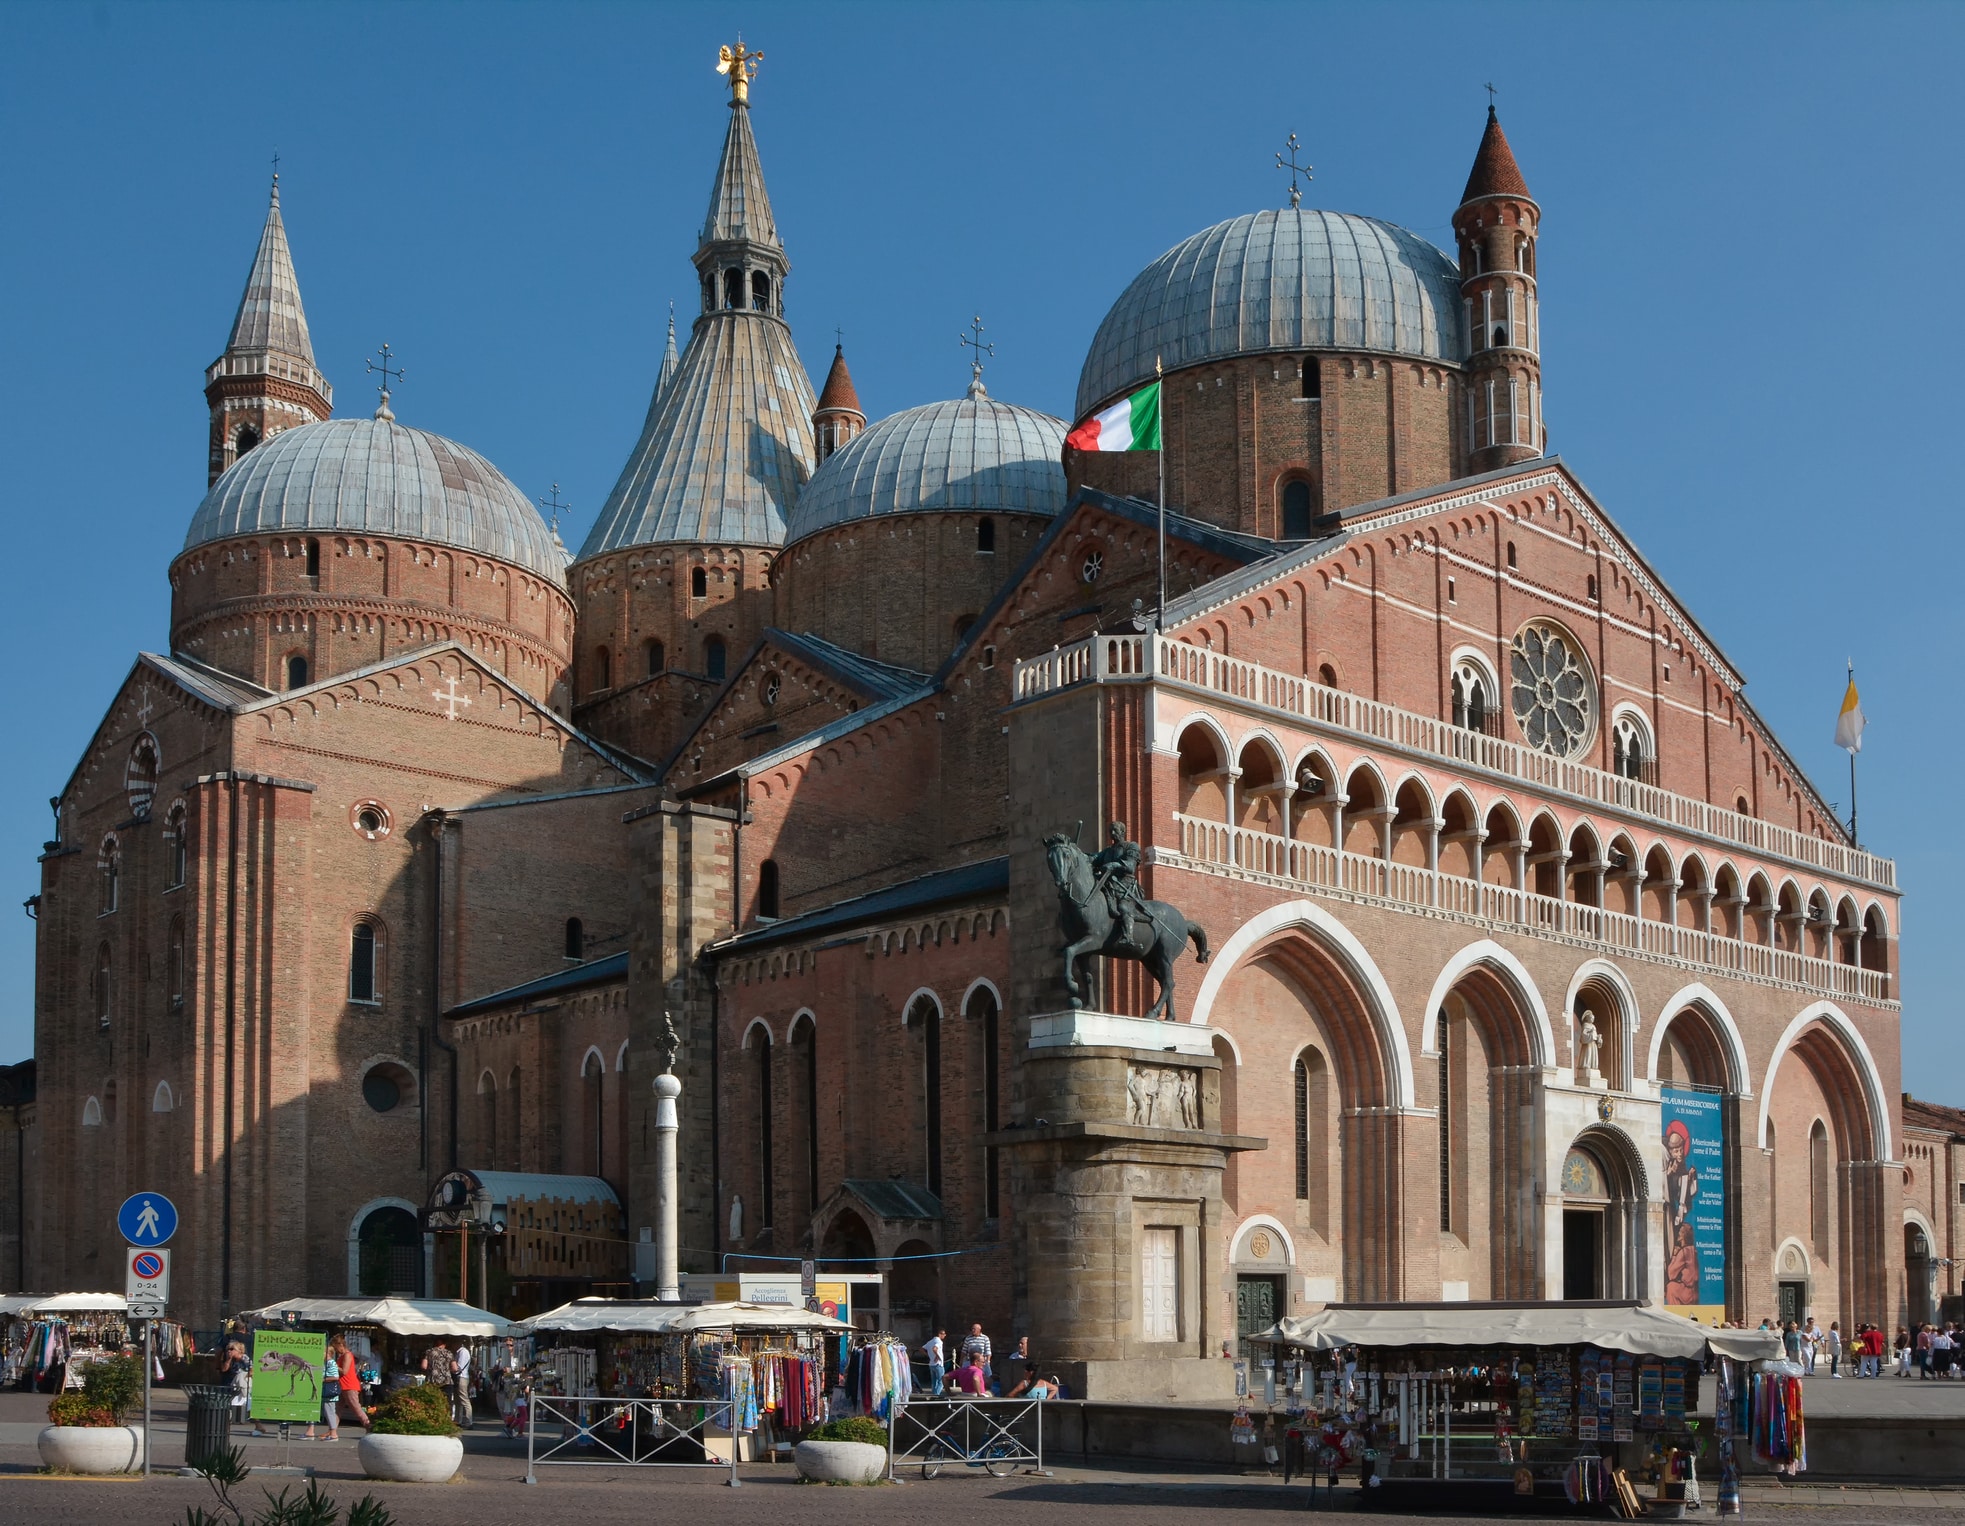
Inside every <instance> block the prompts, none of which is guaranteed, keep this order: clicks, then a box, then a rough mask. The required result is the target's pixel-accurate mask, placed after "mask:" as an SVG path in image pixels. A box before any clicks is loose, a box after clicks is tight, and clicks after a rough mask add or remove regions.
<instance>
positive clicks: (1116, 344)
mask: <svg viewBox="0 0 1965 1526" xmlns="http://www.w3.org/2000/svg"><path fill="white" fill-rule="evenodd" d="M1463 328H1464V324H1463V321H1462V316H1461V304H1460V267H1459V266H1458V265H1456V264H1455V263H1454V262H1453V261H1452V260H1451V259H1449V258H1448V257H1447V256H1446V255H1445V254H1444V253H1442V252H1441V251H1440V250H1438V249H1436V248H1434V247H1433V245H1431V244H1429V243H1428V242H1427V241H1426V240H1425V239H1423V238H1421V237H1419V236H1418V235H1417V234H1415V233H1408V232H1407V231H1406V230H1405V229H1404V228H1399V227H1395V226H1393V225H1392V224H1391V223H1386V222H1380V221H1378V220H1377V219H1376V218H1372V217H1356V216H1353V215H1351V214H1349V213H1345V212H1321V211H1317V210H1315V209H1313V208H1310V207H1293V208H1285V209H1284V210H1282V211H1279V212H1252V213H1250V214H1248V215H1247V216H1245V217H1236V218H1231V219H1230V220H1229V221H1227V222H1225V223H1217V224H1216V225H1215V226H1214V227H1212V228H1207V229H1204V230H1203V231H1202V232H1200V233H1197V234H1195V235H1194V236H1193V237H1192V238H1190V239H1187V240H1185V241H1184V242H1182V243H1179V244H1176V245H1175V246H1174V247H1173V248H1172V249H1169V250H1168V251H1167V252H1166V253H1165V254H1163V255H1161V256H1160V258H1159V259H1157V260H1155V261H1154V262H1153V263H1152V264H1151V265H1149V266H1147V267H1146V269H1144V270H1143V271H1141V272H1140V273H1139V275H1138V276H1137V277H1135V278H1134V280H1133V283H1132V284H1131V285H1130V286H1128V287H1127V288H1126V290H1125V291H1124V292H1123V293H1122V294H1121V295H1120V297H1119V300H1118V301H1117V302H1115V303H1113V304H1112V310H1111V311H1110V312H1108V313H1107V314H1106V315H1105V321H1104V322H1103V323H1101V324H1100V325H1099V328H1098V333H1097V334H1096V335H1095V336H1094V337H1093V339H1092V347H1091V351H1090V353H1088V354H1087V355H1086V357H1085V367H1084V370H1082V371H1081V372H1080V373H1079V376H1078V403H1077V412H1078V417H1079V418H1084V417H1086V416H1087V415H1089V414H1091V413H1093V412H1094V411H1095V410H1096V409H1097V408H1098V407H1099V406H1100V405H1101V404H1103V403H1105V402H1107V401H1109V400H1110V399H1112V398H1113V397H1115V396H1117V395H1118V394H1120V393H1123V392H1126V391H1128V390H1130V389H1131V388H1133V387H1136V386H1139V385H1142V384H1143V383H1145V382H1149V381H1151V380H1152V379H1153V375H1154V363H1155V361H1156V360H1157V361H1159V362H1160V363H1161V364H1163V365H1164V366H1165V367H1166V369H1167V370H1169V371H1177V370H1180V369H1182V368H1183V367H1187V366H1193V365H1199V364H1201V363H1203V362H1205V361H1209V360H1216V359H1220V358H1223V357H1226V356H1230V355H1250V354H1260V353H1262V352H1264V351H1272V350H1277V351H1284V350H1295V351H1302V350H1370V351H1376V352H1378V353H1380V354H1391V355H1412V356H1417V357H1420V358H1422V359H1427V360H1443V361H1448V362H1451V363H1454V364H1458V363H1459V362H1460V361H1461V360H1462V359H1463V358H1465V356H1466V353H1467V342H1466V336H1465V334H1464V332H1463Z"/></svg>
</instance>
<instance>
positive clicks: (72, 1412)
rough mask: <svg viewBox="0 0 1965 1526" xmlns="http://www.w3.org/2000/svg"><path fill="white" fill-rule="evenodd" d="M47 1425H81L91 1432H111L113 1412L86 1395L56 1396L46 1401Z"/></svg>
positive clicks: (113, 1421)
mask: <svg viewBox="0 0 1965 1526" xmlns="http://www.w3.org/2000/svg"><path fill="white" fill-rule="evenodd" d="M48 1424H50V1425H81V1426H87V1427H88V1428H90V1429H91V1430H96V1429H100V1430H112V1429H114V1428H115V1426H116V1415H115V1412H114V1411H112V1410H110V1409H108V1408H107V1407H105V1406H103V1405H100V1404H97V1403H95V1402H94V1401H93V1400H91V1399H90V1398H89V1397H88V1396H87V1395H86V1394H56V1395H55V1396H54V1398H52V1399H50V1400H49V1401H48Z"/></svg>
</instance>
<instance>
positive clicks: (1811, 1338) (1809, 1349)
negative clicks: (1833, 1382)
mask: <svg viewBox="0 0 1965 1526" xmlns="http://www.w3.org/2000/svg"><path fill="white" fill-rule="evenodd" d="M1821 1350H1822V1327H1821V1326H1820V1325H1818V1324H1816V1323H1815V1316H1814V1315H1812V1314H1811V1315H1809V1316H1808V1323H1807V1324H1805V1325H1803V1326H1802V1327H1801V1362H1802V1365H1803V1366H1804V1367H1806V1368H1807V1369H1808V1376H1809V1377H1811V1378H1812V1377H1814V1376H1815V1359H1816V1357H1818V1356H1819V1355H1821Z"/></svg>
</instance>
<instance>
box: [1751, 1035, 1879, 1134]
mask: <svg viewBox="0 0 1965 1526" xmlns="http://www.w3.org/2000/svg"><path fill="white" fill-rule="evenodd" d="M1816 1023H1820V1024H1821V1025H1822V1027H1823V1028H1824V1029H1825V1030H1826V1031H1827V1032H1828V1033H1830V1034H1831V1035H1833V1038H1834V1041H1835V1044H1836V1046H1837V1047H1838V1048H1839V1049H1840V1050H1841V1052H1842V1054H1843V1056H1844V1058H1845V1059H1846V1060H1847V1061H1848V1063H1849V1065H1850V1067H1851V1068H1852V1069H1853V1070H1854V1071H1855V1073H1856V1078H1857V1080H1858V1081H1859V1082H1860V1083H1861V1086H1862V1091H1863V1105H1864V1111H1865V1112H1866V1114H1867V1117H1866V1118H1865V1119H1864V1120H1863V1122H1864V1124H1865V1126H1866V1128H1867V1131H1868V1135H1869V1139H1868V1145H1869V1148H1870V1150H1871V1152H1872V1153H1871V1156H1870V1158H1871V1159H1872V1160H1877V1161H1885V1162H1887V1161H1890V1160H1891V1159H1892V1158H1893V1157H1892V1148H1891V1140H1890V1109H1889V1107H1888V1106H1887V1104H1886V1101H1885V1099H1886V1098H1887V1096H1888V1093H1887V1092H1886V1091H1885V1090H1884V1086H1883V1077H1882V1074H1881V1073H1880V1072H1879V1071H1878V1070H1877V1068H1876V1060H1875V1058H1874V1056H1872V1055H1871V1054H1870V1052H1869V1045H1868V1044H1867V1043H1866V1042H1864V1040H1863V1035H1862V1032H1861V1030H1860V1029H1858V1028H1857V1027H1856V1025H1855V1023H1853V1022H1852V1021H1850V1018H1849V1014H1848V1013H1846V1012H1844V1011H1843V1010H1842V1009H1841V1008H1840V1007H1838V1006H1837V1005H1836V1004H1835V1003H1834V1002H1832V1001H1818V1002H1815V1003H1814V1004H1813V1005H1811V1006H1807V1007H1803V1008H1802V1009H1801V1011H1800V1012H1798V1013H1796V1014H1795V1017H1794V1021H1793V1022H1791V1023H1789V1024H1788V1026H1787V1028H1786V1030H1785V1031H1784V1032H1783V1033H1782V1034H1781V1037H1780V1041H1779V1042H1778V1043H1776V1044H1775V1045H1774V1053H1773V1055H1772V1056H1771V1057H1770V1058H1769V1059H1768V1061H1767V1070H1766V1073H1765V1075H1764V1076H1763V1077H1762V1079H1761V1083H1760V1121H1759V1131H1758V1133H1757V1134H1756V1136H1755V1138H1756V1141H1757V1143H1759V1145H1760V1146H1761V1148H1763V1149H1765V1148H1766V1146H1767V1124H1768V1116H1769V1111H1770V1109H1771V1107H1772V1104H1773V1100H1774V1077H1775V1075H1776V1074H1777V1073H1778V1072H1779V1071H1780V1068H1781V1062H1782V1061H1784V1060H1785V1059H1786V1058H1787V1057H1788V1051H1789V1050H1791V1049H1793V1048H1794V1047H1795V1044H1796V1041H1797V1040H1799V1039H1800V1038H1801V1037H1802V1035H1803V1034H1804V1033H1805V1032H1806V1031H1807V1029H1808V1028H1810V1027H1811V1026H1812V1025H1814V1024H1816Z"/></svg>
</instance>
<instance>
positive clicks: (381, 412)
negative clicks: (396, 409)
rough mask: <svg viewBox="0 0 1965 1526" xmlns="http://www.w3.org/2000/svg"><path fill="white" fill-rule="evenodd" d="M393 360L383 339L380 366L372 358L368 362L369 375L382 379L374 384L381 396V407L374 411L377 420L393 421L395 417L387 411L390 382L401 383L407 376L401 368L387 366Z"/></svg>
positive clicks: (386, 341)
mask: <svg viewBox="0 0 1965 1526" xmlns="http://www.w3.org/2000/svg"><path fill="white" fill-rule="evenodd" d="M394 358H395V357H394V356H393V355H391V354H390V353H389V341H388V340H386V339H385V340H383V341H382V350H381V364H379V365H378V364H377V363H376V361H375V360H374V359H373V358H371V359H370V360H369V362H368V370H369V375H371V376H380V377H381V378H382V380H381V381H380V382H378V383H377V384H376V388H375V390H376V391H377V392H380V393H381V394H382V403H381V406H380V407H378V408H377V409H376V410H375V416H376V417H377V418H378V419H393V418H394V417H395V415H394V414H393V413H391V412H390V411H389V391H390V382H391V381H392V380H393V381H401V380H402V379H403V377H404V376H405V375H406V374H407V373H405V372H404V370H403V368H402V367H401V366H392V365H390V364H389V362H390V361H391V360H393V359H394Z"/></svg>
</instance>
